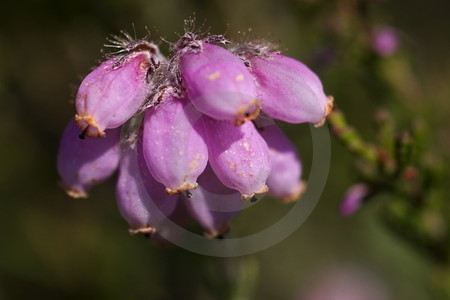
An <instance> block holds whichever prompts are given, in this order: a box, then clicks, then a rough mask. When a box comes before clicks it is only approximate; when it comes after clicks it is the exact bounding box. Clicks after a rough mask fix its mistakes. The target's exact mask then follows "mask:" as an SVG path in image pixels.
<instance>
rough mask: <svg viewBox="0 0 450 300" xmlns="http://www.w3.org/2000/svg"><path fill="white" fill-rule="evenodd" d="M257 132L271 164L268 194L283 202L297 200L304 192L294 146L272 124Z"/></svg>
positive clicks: (300, 169)
mask: <svg viewBox="0 0 450 300" xmlns="http://www.w3.org/2000/svg"><path fill="white" fill-rule="evenodd" d="M258 131H259V133H260V134H261V136H262V137H263V138H264V140H265V141H266V143H267V146H268V147H269V155H270V160H271V162H272V171H271V172H270V175H269V178H267V186H268V187H269V194H270V195H273V196H275V197H279V198H280V200H281V201H283V202H292V201H295V200H297V199H298V197H299V196H300V194H301V193H302V192H303V190H304V183H302V182H301V174H302V165H301V161H300V158H299V156H298V153H297V150H296V148H295V146H294V145H293V144H292V143H291V141H290V140H289V139H288V138H287V136H286V135H285V134H284V133H283V132H282V131H281V130H280V129H279V128H278V126H277V125H276V124H275V123H273V122H271V124H267V125H265V126H263V127H260V128H258Z"/></svg>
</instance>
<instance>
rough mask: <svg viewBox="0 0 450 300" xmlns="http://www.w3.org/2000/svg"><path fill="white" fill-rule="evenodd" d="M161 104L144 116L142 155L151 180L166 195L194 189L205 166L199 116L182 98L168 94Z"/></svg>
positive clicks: (205, 147) (204, 147)
mask: <svg viewBox="0 0 450 300" xmlns="http://www.w3.org/2000/svg"><path fill="white" fill-rule="evenodd" d="M162 99H163V100H162V101H163V102H162V103H161V104H160V105H159V106H157V107H155V108H150V109H148V110H147V111H146V113H145V119H144V124H143V128H144V129H143V139H142V143H143V149H142V151H143V155H144V157H145V161H146V163H147V166H148V168H149V170H150V172H151V174H152V175H153V177H154V178H155V179H156V180H157V181H159V182H161V183H162V184H163V185H164V186H165V187H166V192H167V193H168V194H171V195H173V194H179V193H181V192H183V191H186V190H190V189H194V188H196V187H197V177H198V176H200V174H201V173H202V172H203V170H204V169H205V167H206V164H207V162H208V148H207V146H206V143H205V141H204V140H203V137H202V136H201V135H200V133H201V131H202V130H203V124H202V123H201V122H202V119H200V117H201V114H200V113H199V112H198V111H196V110H195V108H194V107H193V106H192V104H190V102H189V101H188V100H187V99H185V98H179V97H177V96H175V95H173V94H172V93H171V92H170V91H168V92H166V93H164V95H163V97H162Z"/></svg>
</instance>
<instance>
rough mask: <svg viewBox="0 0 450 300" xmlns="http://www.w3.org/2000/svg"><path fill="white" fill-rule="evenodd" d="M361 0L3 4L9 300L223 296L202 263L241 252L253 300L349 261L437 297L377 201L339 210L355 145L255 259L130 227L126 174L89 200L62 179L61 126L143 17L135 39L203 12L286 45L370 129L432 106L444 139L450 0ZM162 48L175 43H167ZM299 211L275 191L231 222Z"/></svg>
mask: <svg viewBox="0 0 450 300" xmlns="http://www.w3.org/2000/svg"><path fill="white" fill-rule="evenodd" d="M356 2H357V1H351V0H348V1H344V0H342V1H341V0H335V1H330V0H323V1H318V0H317V1H314V0H278V1H270V0H267V1H257V0H247V1H237V0H229V1H219V0H166V1H150V0H147V1H144V0H127V1H125V0H110V1H107V0H100V1H87V0H78V1H74V0H68V1H55V0H47V1H42V0H41V1H39V0H36V1H31V0H28V1H15V2H13V1H8V2H5V3H2V8H1V12H0V132H1V137H2V139H1V147H0V161H1V164H0V195H1V199H0V222H1V223H0V224H1V226H0V299H25V298H30V297H33V298H46V299H63V298H64V299H81V298H83V299H142V298H146V299H169V298H173V299H175V298H177V297H178V298H179V297H183V298H187V299H189V298H194V297H195V298H197V299H218V298H219V297H218V296H217V295H215V296H213V295H214V290H215V287H214V284H210V281H211V280H212V279H211V277H214V275H211V276H209V275H205V274H209V273H208V268H209V267H208V264H216V263H217V262H218V261H220V262H219V264H224V265H226V266H231V268H232V266H233V265H235V264H238V263H239V262H244V263H246V264H247V263H249V262H250V264H251V265H255V264H257V265H258V267H257V270H258V274H259V275H258V277H257V279H256V282H255V288H254V293H253V295H254V297H255V298H257V299H293V298H295V297H297V296H298V295H299V294H301V293H302V291H304V290H305V289H307V288H308V285H309V283H310V282H311V281H312V280H313V279H314V278H315V277H316V276H317V274H320V273H322V272H326V271H324V270H327V269H329V268H341V267H342V268H344V269H345V268H347V267H357V268H360V269H364V270H365V272H368V273H370V274H372V275H373V276H374V277H376V278H378V280H379V281H380V282H382V285H384V288H385V289H386V290H387V291H388V293H390V294H391V298H392V299H409V300H419V299H429V297H430V296H429V291H428V288H427V284H426V282H427V276H428V272H429V271H430V266H429V265H428V264H427V263H426V262H425V261H424V260H422V258H421V256H420V255H419V254H418V253H416V252H414V251H413V250H411V249H410V248H409V247H408V246H407V245H405V244H404V243H403V242H401V241H399V240H397V239H396V237H395V236H393V235H391V234H390V233H389V232H388V231H387V230H386V229H385V228H384V227H383V225H382V224H380V222H378V221H377V207H376V205H372V206H368V207H365V208H364V210H362V211H360V212H358V213H357V214H356V215H355V216H353V217H352V218H346V219H344V218H342V217H341V216H340V215H339V213H338V206H339V202H340V200H341V197H342V195H343V193H344V192H345V190H346V188H347V187H348V186H349V185H350V184H351V183H352V182H353V180H354V178H353V174H352V168H351V166H350V159H351V155H350V154H348V152H347V151H346V149H344V147H342V146H341V145H340V144H339V143H337V142H335V141H333V143H332V165H331V170H330V174H329V177H328V183H327V186H326V188H325V191H324V194H323V196H322V198H321V200H320V202H319V204H318V206H317V207H316V209H315V210H314V212H313V214H312V215H311V217H310V218H309V219H308V220H307V221H306V222H305V224H304V225H303V226H302V227H301V228H300V229H299V230H297V231H296V232H295V234H293V235H291V236H290V237H289V238H288V239H286V240H284V241H283V242H281V243H279V244H278V245H276V246H274V247H272V248H270V249H267V250H265V251H262V252H260V253H257V254H255V255H251V256H248V257H244V258H233V259H217V258H206V257H202V256H200V255H197V254H193V253H189V252H187V251H185V250H182V249H178V248H176V247H172V248H170V247H169V248H166V247H160V246H157V245H155V244H154V243H152V242H151V241H149V240H147V239H145V238H143V237H140V236H134V237H130V236H129V234H128V233H127V224H126V222H125V221H123V220H122V219H121V217H120V215H119V213H118V211H117V209H116V204H115V196H114V179H111V180H109V181H108V182H107V183H106V184H104V185H101V186H98V187H96V188H94V189H93V191H92V193H91V196H90V198H88V199H84V200H83V199H82V200H80V199H71V198H69V197H68V196H66V194H65V193H64V191H63V190H62V189H61V188H60V187H59V186H58V176H57V173H56V167H55V162H56V153H57V148H58V142H59V138H60V135H61V133H62V131H63V129H64V127H65V126H66V124H67V122H68V120H69V119H70V118H71V117H72V116H73V114H74V105H73V100H74V94H75V92H76V89H77V85H78V84H79V83H80V81H81V79H82V78H83V76H85V75H86V74H87V73H88V72H89V71H90V70H91V68H92V67H95V66H96V65H97V63H98V60H99V59H101V55H102V54H101V53H100V49H102V48H103V44H104V43H105V38H106V37H107V36H108V35H109V34H118V33H119V31H120V30H121V29H123V30H126V31H128V32H131V33H133V25H132V24H134V28H135V29H136V32H137V35H138V37H140V36H143V35H145V34H146V30H145V26H148V29H149V30H150V32H151V33H152V39H155V40H157V39H159V37H160V36H163V37H164V38H165V39H167V40H169V41H176V39H177V37H178V36H177V33H183V20H184V19H186V18H188V17H190V16H193V14H194V13H195V16H196V19H197V23H198V24H202V23H203V22H204V20H205V19H206V21H205V24H206V25H207V26H210V27H211V32H212V33H216V34H220V33H226V34H227V36H228V37H230V38H234V39H237V40H245V39H248V38H258V37H263V38H267V39H269V40H274V41H278V42H280V45H281V46H280V48H281V49H282V50H283V52H284V53H286V54H288V55H290V56H292V57H295V58H297V59H299V60H301V61H303V62H305V63H306V64H308V65H309V66H311V68H312V69H313V70H315V71H316V72H317V73H318V74H319V76H320V77H321V78H322V81H323V84H324V88H325V91H326V92H327V93H328V94H331V95H334V96H335V99H336V104H337V106H338V107H339V108H340V109H341V110H342V111H344V112H345V113H346V115H347V118H348V119H349V121H350V123H352V124H353V125H354V126H355V127H357V128H358V129H359V130H360V131H361V132H362V134H364V135H366V136H369V137H370V135H371V134H373V123H372V121H371V119H372V116H373V114H374V112H375V111H376V109H378V108H380V107H383V108H387V109H389V110H391V111H392V112H393V114H394V116H395V117H396V118H397V119H398V120H399V121H400V122H407V121H409V120H410V119H412V118H415V117H417V116H419V117H422V118H424V119H425V120H426V122H427V124H428V125H429V126H430V127H431V128H435V130H434V133H435V135H433V136H430V139H431V141H432V145H434V147H435V148H436V149H437V151H441V152H447V151H448V149H449V147H450V142H449V139H448V137H449V136H450V132H449V126H448V122H447V120H448V117H449V108H450V101H448V99H449V96H450V85H449V78H450V77H449V75H450V74H449V73H450V58H449V55H448V53H449V50H450V45H449V44H450V39H449V34H450V30H449V28H450V18H448V13H449V12H450V2H449V1H445V0H441V1H429V2H427V3H426V5H425V4H424V2H423V1H419V0H411V1H396V0H391V1H366V2H367V3H366V4H365V5H364V10H363V12H362V13H361V11H359V13H360V14H358V15H356V13H355V7H356V6H357V4H356ZM359 2H361V1H359ZM361 17H364V18H366V19H365V20H364V21H363V22H362V23H365V24H369V25H370V24H371V25H370V26H374V27H377V26H384V25H388V26H391V27H394V28H396V29H397V31H398V33H399V36H400V40H401V46H400V49H399V50H398V51H397V53H395V54H394V55H393V56H392V57H388V58H377V60H376V63H374V62H373V59H372V58H371V57H372V56H371V55H369V54H367V53H368V52H370V49H369V48H370V47H369V46H368V44H367V37H364V32H365V29H364V28H360V25H361V21H360V20H359V19H358V18H361ZM161 47H162V48H163V51H165V53H166V54H168V52H167V49H168V47H167V44H165V43H162V44H161ZM391 90H395V92H392V91H391ZM285 129H286V131H287V132H289V134H290V136H291V138H292V139H293V140H294V141H295V142H296V144H297V145H298V146H299V151H300V153H301V155H302V157H303V159H304V165H305V177H307V174H308V170H309V165H310V163H311V134H310V131H309V127H308V126H307V125H299V126H285ZM288 209H289V206H286V205H282V204H279V203H277V202H275V201H272V200H271V199H269V198H266V199H264V201H262V202H261V203H260V204H258V205H255V206H254V207H253V208H252V209H249V210H247V211H245V212H244V213H243V214H242V215H240V216H239V217H238V218H237V219H236V220H235V222H234V224H233V236H242V235H245V234H248V233H251V232H255V231H257V230H258V229H261V228H264V227H266V226H268V225H270V224H272V223H274V222H276V221H277V220H278V219H279V218H281V217H282V216H283V215H284V214H285V213H286V212H287V210H288ZM197 266H198V267H197ZM202 266H203V267H202ZM227 268H228V267H227ZM254 268H256V267H254ZM205 270H206V271H205ZM230 272H232V271H230ZM213 273H214V272H213ZM205 278H206V279H205ZM208 282H209V283H208ZM218 290H219V291H220V287H219V288H218Z"/></svg>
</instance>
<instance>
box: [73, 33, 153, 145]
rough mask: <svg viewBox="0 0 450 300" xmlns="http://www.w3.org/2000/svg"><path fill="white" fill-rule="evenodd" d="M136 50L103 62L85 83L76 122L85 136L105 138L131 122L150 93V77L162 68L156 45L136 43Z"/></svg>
mask: <svg viewBox="0 0 450 300" xmlns="http://www.w3.org/2000/svg"><path fill="white" fill-rule="evenodd" d="M135 44H136V45H135V47H134V48H133V49H130V50H127V51H125V53H122V54H120V55H119V56H114V57H112V58H110V59H108V60H106V61H104V62H103V63H102V64H101V65H100V66H98V67H97V68H95V69H94V70H93V71H92V72H91V73H90V74H88V75H87V76H86V77H85V78H84V80H83V81H82V83H81V85H80V88H79V89H78V93H77V96H76V109H77V114H76V116H75V120H76V122H77V123H78V126H80V128H81V129H82V130H83V132H84V134H86V135H87V136H93V137H102V136H104V135H105V129H108V128H116V127H118V126H120V125H122V124H123V123H125V122H126V121H127V120H128V119H130V118H131V117H132V116H133V115H134V114H135V113H136V112H137V111H138V109H139V108H140V107H141V106H142V105H143V104H144V102H145V100H146V99H147V97H148V96H149V94H150V92H151V86H150V84H149V83H150V79H149V76H151V75H152V73H153V72H154V71H155V70H156V69H157V68H158V67H159V61H158V59H160V55H157V53H158V49H157V47H156V46H155V45H153V44H150V43H148V42H145V41H141V43H136V42H135Z"/></svg>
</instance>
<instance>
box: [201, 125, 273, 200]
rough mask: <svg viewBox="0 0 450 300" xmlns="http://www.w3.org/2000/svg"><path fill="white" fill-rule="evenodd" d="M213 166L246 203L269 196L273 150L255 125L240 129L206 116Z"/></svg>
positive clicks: (210, 156)
mask: <svg viewBox="0 0 450 300" xmlns="http://www.w3.org/2000/svg"><path fill="white" fill-rule="evenodd" d="M204 120H205V135H206V137H207V145H208V151H209V162H210V164H211V167H212V168H213V170H214V172H215V173H216V175H217V177H218V178H219V179H220V181H222V183H223V184H224V185H225V186H227V187H229V188H231V189H235V190H238V191H239V192H241V194H242V199H245V200H249V199H251V198H252V197H253V196H254V195H255V194H262V193H265V192H267V190H268V189H267V186H266V180H267V177H268V176H269V174H270V160H269V149H268V148H267V144H266V142H265V141H264V139H263V138H262V137H261V136H260V135H259V133H258V131H257V130H256V128H255V126H254V125H253V123H251V122H245V123H244V124H243V125H242V126H239V127H236V126H234V125H233V124H232V123H230V122H227V121H218V120H214V119H212V118H209V117H206V116H204Z"/></svg>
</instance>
